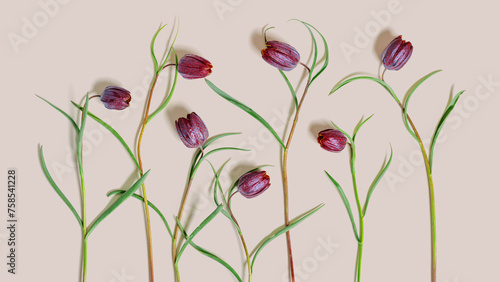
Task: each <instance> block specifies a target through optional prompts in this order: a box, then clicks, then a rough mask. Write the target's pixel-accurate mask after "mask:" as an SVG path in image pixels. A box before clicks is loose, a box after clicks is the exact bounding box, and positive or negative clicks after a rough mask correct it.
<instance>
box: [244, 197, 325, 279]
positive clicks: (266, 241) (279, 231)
mask: <svg viewBox="0 0 500 282" xmlns="http://www.w3.org/2000/svg"><path fill="white" fill-rule="evenodd" d="M324 205H325V204H320V205H318V206H316V207H314V208H313V209H311V210H309V211H308V212H306V213H304V214H302V215H300V216H298V217H296V218H294V219H293V220H291V221H290V224H289V225H288V226H286V225H285V226H282V227H280V228H278V229H277V230H275V231H274V232H273V233H272V234H270V235H269V236H267V237H266V239H264V240H263V242H262V243H261V244H260V245H259V247H258V248H257V250H256V251H255V254H254V255H253V259H252V265H251V269H252V271H253V265H254V263H255V260H256V259H257V256H258V255H259V253H260V252H261V251H262V249H263V248H264V247H265V246H266V245H267V244H269V243H271V242H272V241H273V240H274V239H276V238H278V237H279V236H280V235H282V234H284V233H286V232H287V231H288V230H290V229H292V228H294V227H296V226H297V225H299V224H300V223H301V222H302V221H304V220H306V219H307V218H308V217H310V216H311V215H313V214H314V213H315V212H317V211H318V210H320V209H321V208H322V207H323V206H324Z"/></svg>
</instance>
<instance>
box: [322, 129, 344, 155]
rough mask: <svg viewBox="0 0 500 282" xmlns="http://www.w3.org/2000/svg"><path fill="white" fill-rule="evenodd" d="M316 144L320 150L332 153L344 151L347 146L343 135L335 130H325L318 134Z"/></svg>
mask: <svg viewBox="0 0 500 282" xmlns="http://www.w3.org/2000/svg"><path fill="white" fill-rule="evenodd" d="M318 143H319V145H320V146H321V148H323V149H325V150H327V151H329V152H334V153H339V152H341V151H342V150H344V148H345V146H346V144H347V138H346V137H345V135H344V134H343V133H342V132H340V131H338V130H335V129H325V130H323V131H320V132H319V133H318Z"/></svg>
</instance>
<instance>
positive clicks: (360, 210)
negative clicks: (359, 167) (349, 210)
mask: <svg viewBox="0 0 500 282" xmlns="http://www.w3.org/2000/svg"><path fill="white" fill-rule="evenodd" d="M350 146H351V162H350V163H351V175H352V186H353V189H354V196H355V197H356V206H357V208H358V214H359V234H358V238H359V241H358V259H357V261H356V278H357V281H358V282H359V281H361V259H362V257H363V239H364V233H365V231H364V220H363V208H362V207H361V201H360V200H359V193H358V185H357V182H356V169H355V160H356V147H355V146H354V143H353V144H350Z"/></svg>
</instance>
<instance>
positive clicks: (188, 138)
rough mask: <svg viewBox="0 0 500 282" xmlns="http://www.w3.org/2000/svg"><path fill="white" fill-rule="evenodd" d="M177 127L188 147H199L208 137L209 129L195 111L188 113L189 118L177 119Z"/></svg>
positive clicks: (180, 136)
mask: <svg viewBox="0 0 500 282" xmlns="http://www.w3.org/2000/svg"><path fill="white" fill-rule="evenodd" d="M175 128H176V129H177V133H178V134H179V138H180V139H181V141H182V143H184V145H186V147H188V148H198V147H200V146H202V145H203V144H204V143H205V141H206V140H207V138H208V129H207V127H206V126H205V123H203V120H201V118H200V117H199V116H198V115H197V114H196V113H195V112H192V113H190V114H188V115H187V118H184V117H181V118H179V119H178V120H176V121H175Z"/></svg>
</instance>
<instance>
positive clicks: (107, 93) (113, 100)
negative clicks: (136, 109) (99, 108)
mask: <svg viewBox="0 0 500 282" xmlns="http://www.w3.org/2000/svg"><path fill="white" fill-rule="evenodd" d="M130 100H132V97H131V96H130V91H128V90H127V89H124V88H121V87H118V86H107V87H106V88H105V89H104V91H103V92H102V94H101V102H102V103H103V104H104V107H106V108H107V109H111V110H123V109H125V108H127V107H128V106H130Z"/></svg>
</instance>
